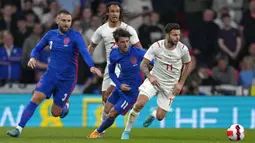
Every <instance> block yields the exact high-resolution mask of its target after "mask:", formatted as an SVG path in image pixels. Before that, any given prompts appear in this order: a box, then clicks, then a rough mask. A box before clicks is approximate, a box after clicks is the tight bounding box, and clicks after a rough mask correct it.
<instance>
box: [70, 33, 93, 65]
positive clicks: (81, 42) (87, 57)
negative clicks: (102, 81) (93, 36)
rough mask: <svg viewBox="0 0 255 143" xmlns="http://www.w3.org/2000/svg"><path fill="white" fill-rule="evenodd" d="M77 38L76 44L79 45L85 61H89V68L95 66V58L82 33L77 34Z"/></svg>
mask: <svg viewBox="0 0 255 143" xmlns="http://www.w3.org/2000/svg"><path fill="white" fill-rule="evenodd" d="M77 33H78V32H77ZM75 39H76V46H77V47H78V49H79V52H80V54H81V55H82V57H83V59H84V61H85V62H86V63H87V65H88V66H89V68H91V67H93V66H94V63H93V60H92V58H91V56H90V54H89V52H88V50H87V47H86V44H85V42H84V40H83V38H82V36H81V34H80V33H78V36H76V37H75Z"/></svg>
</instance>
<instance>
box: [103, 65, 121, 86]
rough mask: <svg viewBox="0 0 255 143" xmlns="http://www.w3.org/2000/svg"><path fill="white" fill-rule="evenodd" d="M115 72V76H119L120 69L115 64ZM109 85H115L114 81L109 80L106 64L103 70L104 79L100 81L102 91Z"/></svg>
mask: <svg viewBox="0 0 255 143" xmlns="http://www.w3.org/2000/svg"><path fill="white" fill-rule="evenodd" d="M115 73H116V75H117V76H119V74H120V69H119V68H118V67H117V66H116V68H115ZM110 85H113V86H116V85H115V83H114V82H113V81H112V80H111V78H110V76H109V72H108V64H107V66H106V67H105V70H104V79H103V83H102V91H106V90H107V89H108V87H110Z"/></svg>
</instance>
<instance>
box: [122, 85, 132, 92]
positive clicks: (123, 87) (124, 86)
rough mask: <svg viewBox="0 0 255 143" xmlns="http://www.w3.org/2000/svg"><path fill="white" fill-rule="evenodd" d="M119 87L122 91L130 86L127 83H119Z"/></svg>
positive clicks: (127, 89)
mask: <svg viewBox="0 0 255 143" xmlns="http://www.w3.org/2000/svg"><path fill="white" fill-rule="evenodd" d="M120 89H121V90H122V91H130V90H131V88H130V87H129V86H128V85H127V84H121V86H120Z"/></svg>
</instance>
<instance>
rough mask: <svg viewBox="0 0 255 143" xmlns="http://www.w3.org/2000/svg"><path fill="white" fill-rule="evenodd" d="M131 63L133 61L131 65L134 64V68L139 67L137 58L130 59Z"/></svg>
mask: <svg viewBox="0 0 255 143" xmlns="http://www.w3.org/2000/svg"><path fill="white" fill-rule="evenodd" d="M130 61H131V63H132V64H133V66H135V65H137V59H136V57H132V58H131V59H130Z"/></svg>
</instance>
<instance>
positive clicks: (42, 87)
mask: <svg viewBox="0 0 255 143" xmlns="http://www.w3.org/2000/svg"><path fill="white" fill-rule="evenodd" d="M53 89H54V86H53V80H51V79H50V78H47V76H44V77H43V78H42V79H41V80H40V81H39V82H38V84H37V86H36V88H35V91H34V92H33V97H32V98H31V101H30V102H29V103H28V104H27V106H26V108H25V109H24V111H23V113H22V115H21V119H20V122H19V124H18V126H17V127H16V128H15V129H13V130H10V131H7V135H9V136H11V137H19V136H20V134H21V132H22V129H23V128H24V127H25V126H26V124H27V122H28V121H29V120H30V118H31V117H32V116H33V114H34V112H35V110H36V108H37V106H38V105H39V104H40V103H41V102H42V101H43V100H44V99H45V98H50V96H51V94H52V91H53Z"/></svg>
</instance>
